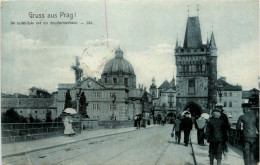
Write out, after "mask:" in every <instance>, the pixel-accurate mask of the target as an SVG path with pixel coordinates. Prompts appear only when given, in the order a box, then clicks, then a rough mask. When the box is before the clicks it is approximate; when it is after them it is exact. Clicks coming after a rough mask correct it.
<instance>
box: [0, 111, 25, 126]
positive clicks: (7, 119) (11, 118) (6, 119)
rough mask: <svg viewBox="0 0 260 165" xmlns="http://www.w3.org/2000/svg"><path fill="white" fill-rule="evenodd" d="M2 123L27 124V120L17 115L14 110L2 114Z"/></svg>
mask: <svg viewBox="0 0 260 165" xmlns="http://www.w3.org/2000/svg"><path fill="white" fill-rule="evenodd" d="M1 120H2V123H27V118H25V117H23V116H21V115H19V114H18V113H17V112H16V111H15V110H14V108H10V109H8V110H6V112H4V113H2V118H1Z"/></svg>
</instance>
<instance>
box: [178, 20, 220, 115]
mask: <svg viewBox="0 0 260 165" xmlns="http://www.w3.org/2000/svg"><path fill="white" fill-rule="evenodd" d="M176 42H177V41H176ZM175 61H176V70H177V72H176V93H177V97H176V104H177V105H176V107H177V111H178V112H179V113H181V112H182V111H183V110H189V111H190V112H191V114H192V115H193V116H195V117H198V115H200V114H201V113H203V112H209V111H210V109H211V108H213V106H214V104H215V101H216V96H217V95H216V94H217V92H216V81H217V47H216V42H215V39H214V34H213V32H212V34H211V38H210V41H207V43H206V44H203V43H202V37H201V30H200V22H199V17H198V16H195V17H188V20H187V25H186V32H185V37H184V44H183V46H182V47H181V46H178V44H177V43H176V47H175Z"/></svg>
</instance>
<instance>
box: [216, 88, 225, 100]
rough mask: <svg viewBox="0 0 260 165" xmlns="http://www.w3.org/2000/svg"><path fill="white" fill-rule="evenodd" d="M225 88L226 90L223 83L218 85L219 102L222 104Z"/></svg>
mask: <svg viewBox="0 0 260 165" xmlns="http://www.w3.org/2000/svg"><path fill="white" fill-rule="evenodd" d="M223 88H224V86H223V85H222V84H221V83H220V84H218V85H217V91H218V95H219V102H221V97H222V92H223Z"/></svg>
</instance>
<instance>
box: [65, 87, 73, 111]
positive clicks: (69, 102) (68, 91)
mask: <svg viewBox="0 0 260 165" xmlns="http://www.w3.org/2000/svg"><path fill="white" fill-rule="evenodd" d="M71 107H72V103H71V96H70V90H67V92H66V98H65V105H64V109H66V108H71Z"/></svg>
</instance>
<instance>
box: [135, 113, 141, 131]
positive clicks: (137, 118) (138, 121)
mask: <svg viewBox="0 0 260 165" xmlns="http://www.w3.org/2000/svg"><path fill="white" fill-rule="evenodd" d="M140 122H141V119H140V116H138V115H135V123H136V129H140Z"/></svg>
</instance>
